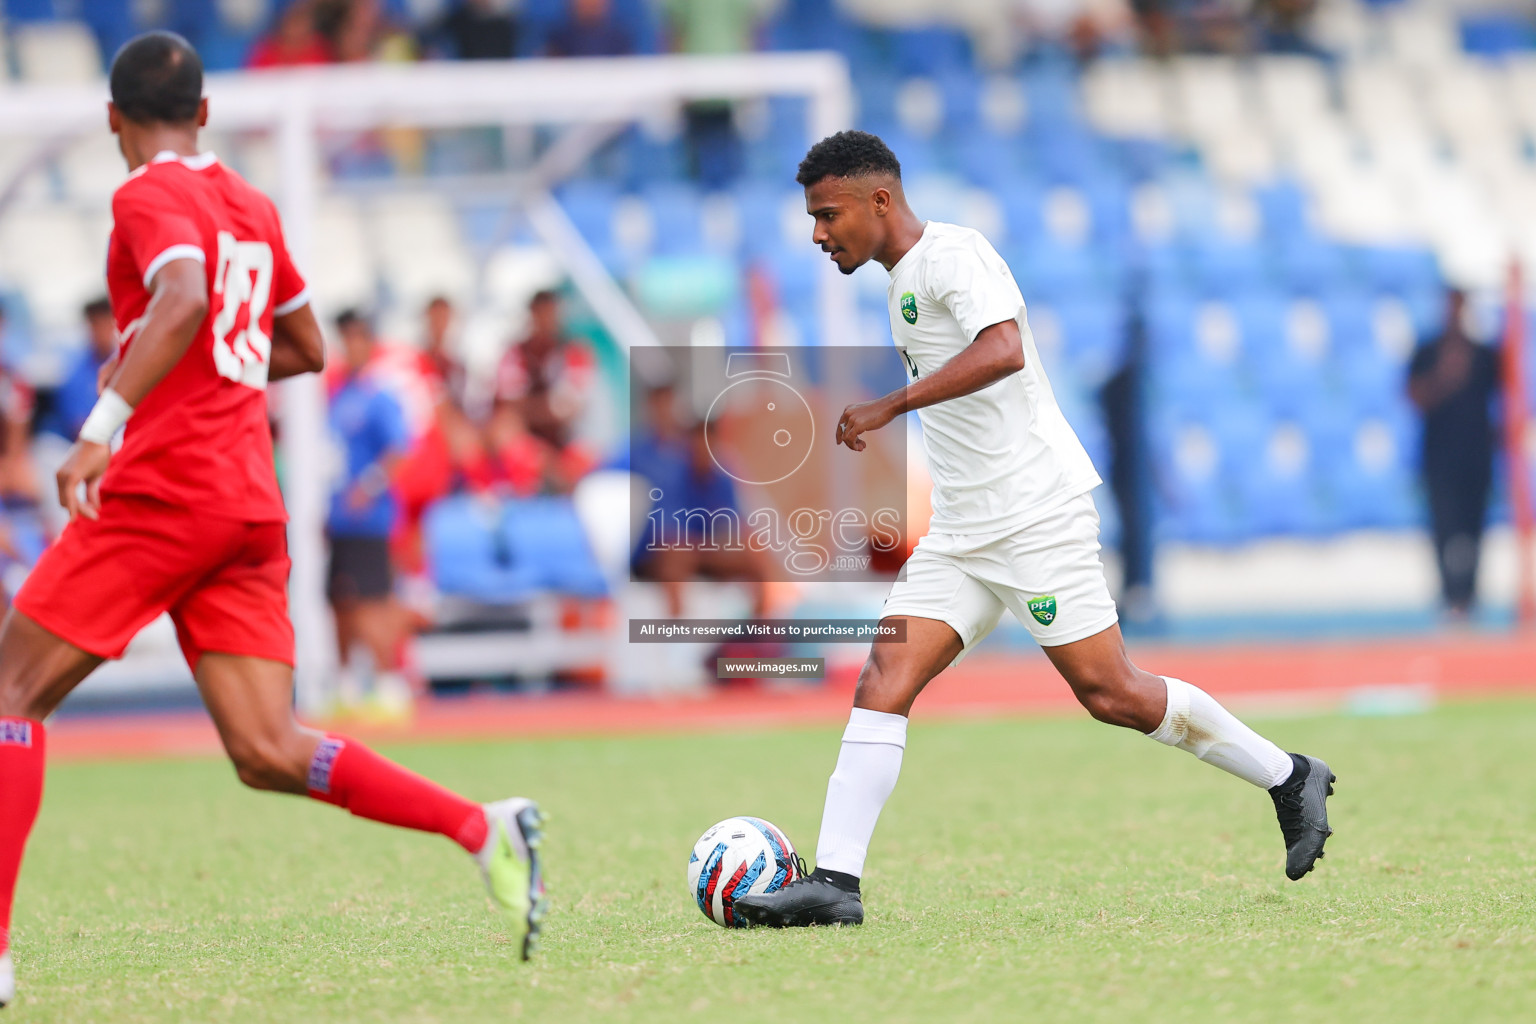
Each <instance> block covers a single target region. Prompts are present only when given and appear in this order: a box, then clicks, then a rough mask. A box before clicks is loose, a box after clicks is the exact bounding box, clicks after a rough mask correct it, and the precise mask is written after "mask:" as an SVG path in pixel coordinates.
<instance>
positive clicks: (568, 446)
mask: <svg viewBox="0 0 1536 1024" xmlns="http://www.w3.org/2000/svg"><path fill="white" fill-rule="evenodd" d="M528 318H529V329H528V336H527V337H525V338H524V339H523V340H522V341H520V342H518V343H517V344H515V345H513V346H512V347H511V348H509V349H508V350H507V352H506V354H505V355H503V356H502V358H501V364H500V365H499V366H498V367H497V368H496V405H495V409H494V411H493V412H492V415H491V422H490V426H489V428H488V430H487V432H486V434H487V442H488V447H489V448H490V451H491V453H492V455H493V457H494V459H495V460H496V463H497V465H498V471H499V473H500V474H501V476H502V477H503V479H504V480H505V482H507V483H508V484H510V485H511V487H512V489H513V491H514V492H515V493H517V494H521V495H527V494H534V493H539V492H547V493H551V494H569V493H570V492H571V490H572V489H573V488H574V487H575V486H576V483H577V481H579V480H580V479H581V478H582V477H583V476H585V475H586V474H587V473H589V472H590V471H591V470H592V468H593V466H595V465H596V460H595V459H594V458H593V456H592V454H591V452H589V451H588V450H587V449H586V447H585V446H584V445H582V444H580V443H579V442H577V441H576V440H575V428H576V422H577V420H578V419H579V418H580V416H581V413H582V411H583V410H584V409H585V408H586V405H587V400H588V399H589V398H590V396H591V392H592V387H593V385H594V383H595V382H596V376H597V364H596V362H595V360H594V359H593V358H592V353H591V352H589V351H587V348H586V346H584V345H581V344H579V343H577V342H575V341H572V340H571V339H569V338H567V337H566V335H565V329H564V327H563V325H562V324H561V312H560V296H559V295H557V294H556V293H555V292H552V291H547V290H546V291H541V292H538V293H536V294H535V295H534V296H533V298H532V299H530V300H529V302H528Z"/></svg>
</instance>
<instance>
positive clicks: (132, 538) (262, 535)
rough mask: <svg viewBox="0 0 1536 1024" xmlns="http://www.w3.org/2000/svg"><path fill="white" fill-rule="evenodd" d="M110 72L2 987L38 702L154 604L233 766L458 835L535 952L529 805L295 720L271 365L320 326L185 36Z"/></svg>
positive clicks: (33, 641) (15, 733)
mask: <svg viewBox="0 0 1536 1024" xmlns="http://www.w3.org/2000/svg"><path fill="white" fill-rule="evenodd" d="M110 77H111V93H112V101H111V103H110V104H108V107H107V112H108V118H109V121H110V124H111V128H112V131H113V132H114V133H115V134H116V135H117V137H118V141H119V145H120V148H121V150H122V153H123V156H124V158H125V159H126V160H127V163H128V167H129V169H130V172H131V173H130V174H129V176H128V180H127V181H125V182H124V183H123V185H122V186H121V187H120V188H118V190H117V192H116V194H115V195H114V196H113V198H112V217H113V228H112V238H111V241H110V243H109V245H108V255H107V284H108V290H109V293H110V295H111V299H112V312H113V315H114V317H115V318H116V323H117V329H118V334H119V338H120V342H119V350H118V358H117V360H116V362H115V363H114V364H112V365H111V366H110V368H109V372H108V374H107V377H106V380H105V382H104V383H105V387H104V389H103V391H102V393H101V397H100V400H99V401H98V403H97V405H96V407H95V408H94V409H93V410H92V412H91V414H90V416H89V417H88V418H87V420H86V422H85V424H84V426H82V427H81V429H80V435H79V440H78V441H76V443H75V445H74V447H73V448H72V449H71V451H70V453H69V456H68V458H67V459H66V460H65V462H64V465H63V466H62V468H61V469H60V470H59V473H58V486H59V500H60V501H61V502H62V503H63V504H64V506H65V508H66V509H67V510H68V511H69V514H70V523H69V525H68V526H67V527H66V528H65V530H64V532H63V533H62V535H61V536H60V537H59V540H58V542H57V543H56V544H55V545H54V546H53V547H52V548H51V549H49V551H48V552H47V553H45V554H44V555H43V557H42V559H41V560H40V561H39V562H38V564H37V567H36V569H35V570H34V571H33V573H32V575H31V577H30V578H29V579H28V580H27V581H26V583H25V585H24V586H23V587H22V588H21V590H20V592H19V593H18V594H17V595H16V600H15V605H14V607H13V608H12V609H11V611H10V613H9V614H7V616H6V617H5V620H4V623H3V624H0V1004H3V1003H4V1002H9V1001H10V1000H11V998H13V996H14V994H15V981H14V973H13V968H12V962H11V952H10V942H9V929H10V918H11V904H12V897H13V894H14V892H15V887H16V876H17V872H18V870H19V868H20V865H21V856H22V850H23V847H24V846H25V844H26V840H27V833H28V832H29V831H30V830H31V827H32V823H33V820H34V819H35V818H36V816H37V809H38V804H39V802H40V800H41V797H42V788H43V750H44V728H43V719H44V718H45V717H46V716H47V715H48V714H49V713H50V712H52V711H53V710H54V708H56V707H57V706H58V704H59V702H60V701H61V700H63V698H64V697H65V695H67V694H68V693H69V691H70V690H71V689H73V688H74V686H75V685H76V684H78V683H79V682H80V681H81V680H82V679H84V678H85V677H86V676H88V675H89V674H90V673H91V672H92V670H94V669H95V668H96V666H98V665H100V664H101V663H102V661H104V660H106V659H108V658H116V657H118V656H120V655H121V654H122V652H123V649H124V648H125V647H126V646H127V645H128V642H129V641H130V640H131V639H132V638H133V636H134V634H135V633H137V632H138V631H139V630H140V629H141V628H142V627H143V626H144V625H146V624H147V623H148V622H150V621H151V620H152V619H154V618H155V617H156V616H158V615H160V614H161V613H162V612H166V611H169V612H170V614H171V617H172V619H173V620H174V622H175V624H176V632H177V636H178V638H179V640H180V642H181V647H182V651H183V653H184V654H185V655H186V659H187V663H188V665H189V666H190V667H191V669H192V672H193V674H194V676H195V677H196V680H197V686H198V689H199V691H200V693H201V694H202V698H203V702H204V704H205V705H206V706H207V708H208V712H209V714H210V715H211V716H212V718H213V721H214V724H215V725H216V726H217V728H218V732H219V737H220V739H221V740H222V741H223V744H224V748H225V750H226V751H227V752H228V754H229V757H230V759H231V760H232V761H233V762H234V764H235V768H236V771H237V772H238V774H239V777H240V780H241V781H242V782H244V783H245V784H246V785H248V786H251V787H254V788H256V789H268V790H276V791H279V792H286V793H299V794H305V793H307V794H308V795H309V796H311V797H313V798H315V799H317V800H323V801H325V802H327V803H332V804H336V805H338V806H341V807H345V808H347V809H348V810H350V811H351V812H352V813H353V814H356V815H358V816H360V817H364V818H370V819H372V820H374V821H382V822H386V823H388V824H392V825H400V826H404V827H406V828H415V829H421V830H423V831H428V832H438V833H441V834H442V835H445V836H447V837H448V838H450V839H452V840H453V841H454V842H456V843H458V844H459V845H460V846H462V847H463V848H464V849H465V850H467V851H468V852H469V853H470V854H471V855H472V856H473V857H474V858H475V859H476V860H477V861H478V863H479V865H480V868H481V871H482V874H483V875H484V878H485V882H486V885H487V887H488V888H489V889H490V893H491V896H492V898H493V899H494V901H495V902H496V903H498V904H500V905H501V906H502V907H503V908H505V909H506V910H507V911H508V912H509V913H510V914H511V916H512V919H513V921H514V928H515V929H516V931H517V934H518V935H519V937H520V938H521V940H522V943H521V947H522V952H523V957H524V958H525V959H526V958H527V956H528V953H529V952H530V950H531V949H532V946H533V942H534V940H535V939H536V938H537V934H538V930H539V924H540V920H541V918H542V916H543V913H544V905H545V904H544V888H543V878H542V874H541V870H540V863H539V855H538V847H539V842H540V826H541V819H540V815H539V810H538V807H537V806H536V805H535V804H534V803H533V802H532V801H530V800H525V799H510V800H502V801H499V802H497V803H491V804H485V805H481V804H477V803H474V802H472V801H470V800H467V799H465V798H464V797H461V796H458V795H457V794H454V793H451V792H449V791H448V790H446V789H443V788H442V787H440V786H438V785H436V784H435V783H432V782H430V781H428V780H426V779H424V778H421V777H420V776H418V775H415V774H413V773H412V772H409V771H407V770H406V769H404V768H402V767H400V766H399V765H396V764H394V763H392V762H390V761H388V760H386V759H384V758H383V757H380V756H379V755H378V754H376V753H374V752H373V751H372V750H370V749H368V748H367V747H365V746H363V745H362V744H360V743H358V742H356V741H355V740H351V739H347V738H345V737H342V736H337V735H333V734H328V733H322V732H318V731H315V730H311V729H307V728H305V727H303V726H301V725H299V724H298V722H296V721H295V720H294V717H293V711H292V706H293V649H294V641H293V626H292V624H291V622H290V621H289V619H288V606H287V583H288V568H289V561H288V553H287V543H286V530H285V525H284V524H285V521H286V513H285V512H284V509H283V501H282V495H281V494H280V493H279V491H278V486H277V477H276V473H275V471H274V467H273V461H272V439H271V434H270V431H269V430H268V427H267V403H266V386H267V382H268V381H269V380H278V379H281V378H283V377H289V376H293V375H295V374H300V373H312V372H315V371H318V370H320V369H321V368H322V367H323V365H324V361H325V356H324V342H323V340H322V338H321V334H320V329H319V326H318V325H317V323H316V321H315V317H314V315H313V313H312V312H311V311H310V307H309V301H308V293H307V291H306V289H305V285H304V281H303V279H302V278H301V277H300V276H299V272H298V271H297V269H296V268H295V267H294V265H293V261H292V260H291V259H290V258H289V255H288V250H287V247H286V245H285V243H284V241H283V233H282V227H281V225H280V223H279V221H278V215H277V211H276V209H275V208H274V207H273V205H272V203H271V201H270V200H268V199H267V198H266V197H265V196H263V195H262V194H261V193H259V192H257V191H256V190H255V189H253V188H252V187H251V186H250V185H248V184H246V182H245V181H244V180H243V179H241V178H240V176H239V175H237V174H236V173H234V172H233V171H231V170H229V169H228V168H226V167H225V166H224V165H222V164H220V163H219V162H218V160H217V159H216V158H215V157H214V155H213V154H211V153H200V152H199V151H198V148H197V136H198V129H199V128H201V127H202V125H203V124H205V123H206V121H207V117H208V105H207V101H206V100H204V99H203V98H202V78H203V74H202V63H201V61H200V60H199V59H198V56H197V54H196V52H195V51H194V50H193V49H192V48H191V46H189V45H188V44H187V42H186V40H184V39H182V38H181V37H180V36H176V35H173V34H171V33H166V32H153V33H149V34H146V35H141V36H139V37H137V38H136V39H133V40H131V41H130V42H128V43H127V44H125V45H124V46H123V48H122V49H121V50H120V51H119V52H118V54H117V56H116V58H114V60H113V62H112V70H111V76H110ZM120 428H126V429H125V431H124V435H123V441H122V445H121V447H120V448H119V449H118V450H117V451H116V452H115V453H114V452H113V451H112V450H111V447H110V442H111V440H112V438H113V437H114V435H116V434H117V433H118V431H119V429H120Z"/></svg>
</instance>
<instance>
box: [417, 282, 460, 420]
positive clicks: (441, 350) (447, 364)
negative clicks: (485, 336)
mask: <svg viewBox="0 0 1536 1024" xmlns="http://www.w3.org/2000/svg"><path fill="white" fill-rule="evenodd" d="M453 319H454V309H453V303H452V302H450V301H448V298H447V297H446V296H443V295H434V296H433V297H432V298H431V299H430V300H428V302H427V308H426V310H425V311H424V312H423V314H422V320H423V327H424V328H425V329H424V330H423V332H422V353H423V357H424V361H425V363H426V365H427V366H428V367H429V368H430V369H431V372H432V373H433V374H434V375H435V376H436V378H437V380H438V381H439V382H440V386H441V388H442V392H443V394H442V397H443V398H444V399H446V400H447V401H449V402H451V403H452V404H453V406H454V407H455V408H457V409H458V410H459V411H460V412H464V411H465V407H466V404H467V402H468V390H469V373H468V371H467V370H465V368H464V363H463V361H462V360H460V359H459V358H458V356H457V355H456V354H455V353H454V352H453V351H452V337H453Z"/></svg>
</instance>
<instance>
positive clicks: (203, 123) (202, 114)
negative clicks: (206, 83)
mask: <svg viewBox="0 0 1536 1024" xmlns="http://www.w3.org/2000/svg"><path fill="white" fill-rule="evenodd" d="M197 126H198V127H199V128H206V127H208V97H207V96H204V97H203V98H202V99H200V100H198V101H197Z"/></svg>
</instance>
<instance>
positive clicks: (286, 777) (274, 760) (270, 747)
mask: <svg viewBox="0 0 1536 1024" xmlns="http://www.w3.org/2000/svg"><path fill="white" fill-rule="evenodd" d="M229 758H230V760H231V761H233V762H234V765H235V774H236V775H238V776H239V777H240V781H241V782H243V783H244V784H245V785H247V786H249V787H251V788H252V789H266V790H277V791H280V792H285V793H293V792H299V791H301V790H302V789H303V788H304V782H305V771H306V768H307V766H306V765H304V764H303V763H301V761H300V760H299V759H296V758H295V757H294V756H293V753H292V751H291V750H290V749H289V747H288V745H287V744H284V743H282V742H280V741H277V740H270V739H255V740H243V741H240V742H237V743H231V744H230V745H229Z"/></svg>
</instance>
